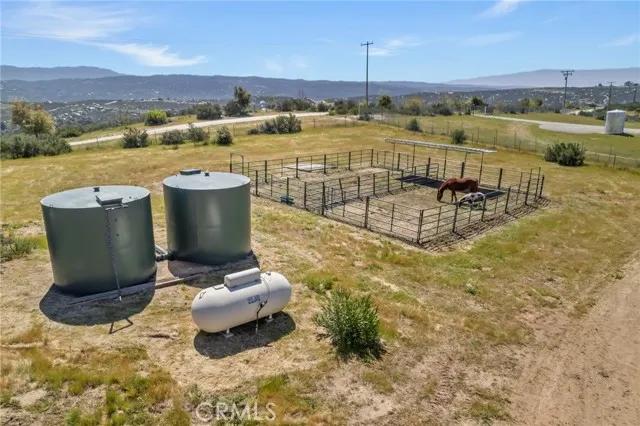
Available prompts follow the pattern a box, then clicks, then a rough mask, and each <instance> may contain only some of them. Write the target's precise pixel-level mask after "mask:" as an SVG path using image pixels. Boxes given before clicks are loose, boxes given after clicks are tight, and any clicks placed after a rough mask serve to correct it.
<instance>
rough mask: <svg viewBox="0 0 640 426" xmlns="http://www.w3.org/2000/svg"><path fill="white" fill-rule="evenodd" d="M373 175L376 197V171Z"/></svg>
mask: <svg viewBox="0 0 640 426" xmlns="http://www.w3.org/2000/svg"><path fill="white" fill-rule="evenodd" d="M372 176H373V196H374V197H375V195H376V174H375V173H374V174H373V175H372Z"/></svg>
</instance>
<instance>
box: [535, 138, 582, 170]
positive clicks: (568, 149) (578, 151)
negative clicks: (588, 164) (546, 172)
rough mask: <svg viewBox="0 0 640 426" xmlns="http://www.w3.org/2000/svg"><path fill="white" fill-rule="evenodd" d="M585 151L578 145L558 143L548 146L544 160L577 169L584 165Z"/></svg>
mask: <svg viewBox="0 0 640 426" xmlns="http://www.w3.org/2000/svg"><path fill="white" fill-rule="evenodd" d="M584 158H585V149H584V147H583V146H582V145H580V144H577V143H564V142H561V143H556V144H553V145H550V146H547V149H546V151H545V152H544V159H545V160H546V161H551V162H554V163H558V164H560V165H561V166H570V167H577V166H582V165H583V164H584Z"/></svg>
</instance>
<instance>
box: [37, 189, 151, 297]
mask: <svg viewBox="0 0 640 426" xmlns="http://www.w3.org/2000/svg"><path fill="white" fill-rule="evenodd" d="M40 204H41V205H42V215H43V217H44V225H45V230H46V233H47V241H48V243H49V254H50V256H51V266H52V268H53V279H54V283H55V285H56V286H57V287H59V288H60V289H61V290H63V291H64V292H67V293H72V294H75V295H87V294H95V293H101V292H104V291H109V290H116V289H117V284H116V273H117V277H118V281H119V284H120V287H121V288H122V287H129V286H132V285H135V284H141V283H144V282H148V281H150V280H152V279H153V277H154V274H155V272H156V262H155V251H154V249H155V242H154V239H153V222H152V218H151V200H150V194H149V191H147V190H146V189H144V188H140V187H137V186H120V185H109V186H96V187H86V188H77V189H71V190H69V191H63V192H58V193H56V194H52V195H48V196H46V197H44V198H43V199H42V200H41V202H40ZM109 247H111V250H110V249H109ZM114 269H115V271H114Z"/></svg>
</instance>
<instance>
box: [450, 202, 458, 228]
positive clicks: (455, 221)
mask: <svg viewBox="0 0 640 426" xmlns="http://www.w3.org/2000/svg"><path fill="white" fill-rule="evenodd" d="M459 206H460V205H459V204H458V203H456V212H455V214H454V215H453V226H452V228H451V232H456V223H457V222H458V207H459Z"/></svg>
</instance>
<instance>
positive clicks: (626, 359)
mask: <svg viewBox="0 0 640 426" xmlns="http://www.w3.org/2000/svg"><path fill="white" fill-rule="evenodd" d="M558 340H559V343H558V344H557V345H556V346H555V347H547V348H544V349H543V350H542V351H536V353H534V354H532V355H531V357H530V359H529V360H528V362H527V364H526V367H525V370H524V372H523V374H522V376H521V377H520V380H519V381H518V384H517V386H516V389H515V395H516V396H515V397H514V399H513V413H514V417H515V420H516V421H517V422H518V423H522V424H531V425H551V424H554V425H555V424H563V425H565V424H568V425H604V424H615V425H638V424H640V257H638V256H636V258H635V259H634V260H633V261H632V262H631V263H629V264H628V266H627V269H626V270H625V272H624V277H623V278H622V279H620V280H615V282H613V283H611V285H610V286H609V287H608V288H607V289H605V290H604V292H603V293H602V295H601V297H600V299H599V301H598V302H597V304H596V305H595V306H594V307H593V308H592V309H591V311H590V312H589V313H588V314H587V316H586V317H585V318H584V319H583V320H581V321H580V322H579V323H578V324H577V325H574V326H570V327H568V328H567V329H566V330H564V331H563V333H562V336H561V338H560V339H558Z"/></svg>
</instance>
